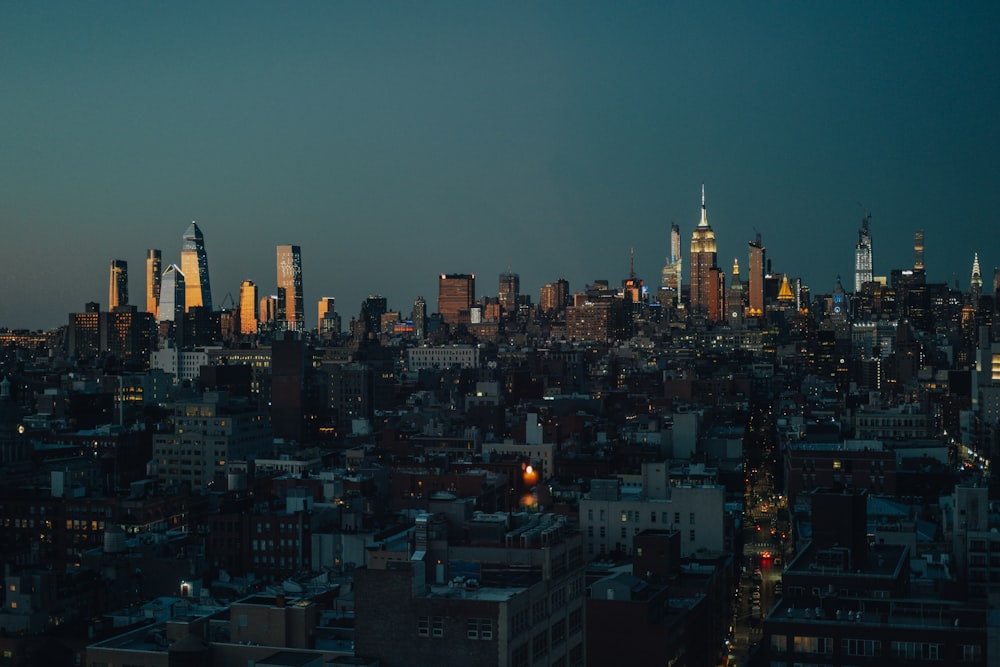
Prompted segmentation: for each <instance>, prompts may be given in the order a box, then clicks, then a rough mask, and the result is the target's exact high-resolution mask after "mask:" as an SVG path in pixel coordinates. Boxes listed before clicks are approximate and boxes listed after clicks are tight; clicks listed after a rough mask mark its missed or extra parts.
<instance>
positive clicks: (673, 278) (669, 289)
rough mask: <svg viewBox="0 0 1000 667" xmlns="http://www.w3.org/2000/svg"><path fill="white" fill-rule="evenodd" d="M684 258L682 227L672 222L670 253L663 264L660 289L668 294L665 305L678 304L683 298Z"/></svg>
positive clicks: (664, 301)
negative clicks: (682, 255) (682, 252)
mask: <svg viewBox="0 0 1000 667" xmlns="http://www.w3.org/2000/svg"><path fill="white" fill-rule="evenodd" d="M683 264H684V260H683V258H682V257H681V228H680V226H679V225H678V224H677V223H676V222H672V223H670V255H669V256H668V257H667V263H666V264H664V265H663V274H662V276H661V279H660V290H661V291H663V292H664V293H665V294H666V298H665V299H664V300H663V303H664V304H665V305H670V306H678V305H680V299H681V276H682V275H683V268H684V267H683Z"/></svg>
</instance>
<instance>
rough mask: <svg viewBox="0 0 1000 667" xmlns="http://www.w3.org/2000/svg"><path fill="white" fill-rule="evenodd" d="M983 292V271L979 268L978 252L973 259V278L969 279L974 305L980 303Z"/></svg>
mask: <svg viewBox="0 0 1000 667" xmlns="http://www.w3.org/2000/svg"><path fill="white" fill-rule="evenodd" d="M982 293H983V273H982V271H980V270H979V253H978V252H977V253H976V255H975V257H974V258H973V260H972V278H971V279H970V280H969V294H970V296H972V305H974V306H975V305H977V304H978V303H979V297H980V295H982Z"/></svg>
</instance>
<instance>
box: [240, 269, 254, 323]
mask: <svg viewBox="0 0 1000 667" xmlns="http://www.w3.org/2000/svg"><path fill="white" fill-rule="evenodd" d="M255 333H257V285H255V284H254V282H253V281H252V280H244V281H243V282H242V283H240V334H241V335H244V336H252V335H253V334H255Z"/></svg>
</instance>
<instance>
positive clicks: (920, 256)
mask: <svg viewBox="0 0 1000 667" xmlns="http://www.w3.org/2000/svg"><path fill="white" fill-rule="evenodd" d="M913 270H914V271H923V270H924V230H922V229H918V230H917V231H915V232H913Z"/></svg>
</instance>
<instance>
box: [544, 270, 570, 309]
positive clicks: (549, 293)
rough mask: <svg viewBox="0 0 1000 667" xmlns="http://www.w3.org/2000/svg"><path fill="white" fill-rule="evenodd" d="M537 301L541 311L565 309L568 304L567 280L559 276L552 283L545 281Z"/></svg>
mask: <svg viewBox="0 0 1000 667" xmlns="http://www.w3.org/2000/svg"><path fill="white" fill-rule="evenodd" d="M538 301H539V305H540V306H541V307H542V311H543V312H546V313H552V312H559V311H563V310H566V306H568V305H569V281H568V280H566V279H565V278H560V279H559V280H557V281H556V282H554V283H545V285H543V286H542V289H541V293H540V294H539V299H538Z"/></svg>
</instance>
